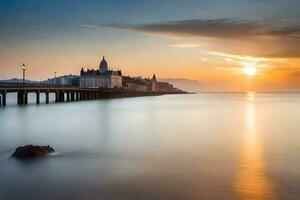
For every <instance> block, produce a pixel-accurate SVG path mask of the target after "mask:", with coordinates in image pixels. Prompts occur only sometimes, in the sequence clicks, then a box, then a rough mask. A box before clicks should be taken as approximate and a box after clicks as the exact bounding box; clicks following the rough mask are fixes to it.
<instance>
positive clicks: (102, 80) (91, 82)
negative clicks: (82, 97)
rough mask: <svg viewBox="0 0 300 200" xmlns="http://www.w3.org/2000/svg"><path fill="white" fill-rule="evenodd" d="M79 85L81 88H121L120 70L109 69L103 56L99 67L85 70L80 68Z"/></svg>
mask: <svg viewBox="0 0 300 200" xmlns="http://www.w3.org/2000/svg"><path fill="white" fill-rule="evenodd" d="M79 86H80V87H81V88H121V87H122V72H121V70H118V71H114V70H111V69H109V68H108V64H107V62H106V60H105V58H104V56H103V59H102V60H101V62H100V64H99V69H97V70H94V69H87V70H86V71H85V70H84V69H83V68H82V69H81V72H80V79H79Z"/></svg>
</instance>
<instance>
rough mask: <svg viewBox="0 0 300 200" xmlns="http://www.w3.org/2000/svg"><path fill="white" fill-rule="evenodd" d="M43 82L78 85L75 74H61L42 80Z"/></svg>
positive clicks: (77, 78)
mask: <svg viewBox="0 0 300 200" xmlns="http://www.w3.org/2000/svg"><path fill="white" fill-rule="evenodd" d="M42 83H45V84H54V85H68V86H75V87H78V86H79V76H77V75H72V74H69V75H63V76H59V77H55V78H49V79H48V80H45V81H42Z"/></svg>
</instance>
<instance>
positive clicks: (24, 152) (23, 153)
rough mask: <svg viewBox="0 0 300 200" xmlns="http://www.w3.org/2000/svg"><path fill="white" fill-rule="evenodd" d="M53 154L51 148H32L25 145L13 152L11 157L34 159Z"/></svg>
mask: <svg viewBox="0 0 300 200" xmlns="http://www.w3.org/2000/svg"><path fill="white" fill-rule="evenodd" d="M53 152H55V150H54V149H53V148H52V147H51V146H49V145H48V146H34V145H26V146H21V147H18V148H17V149H16V150H15V152H14V153H13V154H12V155H11V156H12V157H15V158H24V159H26V158H34V157H40V156H45V155H48V154H50V153H53Z"/></svg>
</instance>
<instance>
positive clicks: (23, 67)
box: [21, 63, 26, 84]
mask: <svg viewBox="0 0 300 200" xmlns="http://www.w3.org/2000/svg"><path fill="white" fill-rule="evenodd" d="M21 67H22V72H23V84H24V83H25V70H26V65H25V64H24V63H23V64H22V66H21Z"/></svg>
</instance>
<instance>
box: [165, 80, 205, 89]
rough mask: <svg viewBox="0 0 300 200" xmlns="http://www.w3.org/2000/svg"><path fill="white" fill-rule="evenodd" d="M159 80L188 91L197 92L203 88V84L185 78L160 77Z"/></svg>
mask: <svg viewBox="0 0 300 200" xmlns="http://www.w3.org/2000/svg"><path fill="white" fill-rule="evenodd" d="M159 81H163V82H169V83H171V84H172V85H173V86H174V87H176V88H179V89H182V90H185V91H188V92H198V91H200V90H203V89H205V84H203V83H201V82H199V81H196V80H190V79H185V78H162V79H159Z"/></svg>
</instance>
